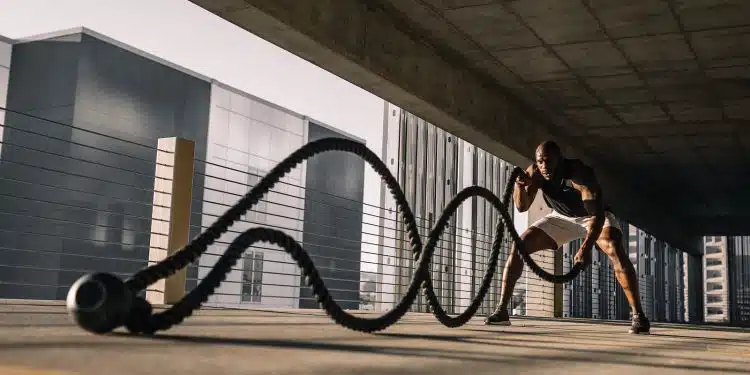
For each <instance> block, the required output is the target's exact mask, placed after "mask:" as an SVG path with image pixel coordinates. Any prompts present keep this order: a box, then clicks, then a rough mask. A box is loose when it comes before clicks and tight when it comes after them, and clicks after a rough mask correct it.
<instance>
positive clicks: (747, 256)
mask: <svg viewBox="0 0 750 375" xmlns="http://www.w3.org/2000/svg"><path fill="white" fill-rule="evenodd" d="M727 260H728V262H727V269H728V272H729V275H731V277H730V278H729V282H728V287H729V312H730V315H729V321H730V322H732V323H736V324H741V325H748V324H750V236H741V237H727Z"/></svg>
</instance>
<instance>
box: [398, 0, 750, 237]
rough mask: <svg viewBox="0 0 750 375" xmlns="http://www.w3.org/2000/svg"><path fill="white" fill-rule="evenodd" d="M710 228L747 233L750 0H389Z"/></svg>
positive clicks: (436, 39)
mask: <svg viewBox="0 0 750 375" xmlns="http://www.w3.org/2000/svg"><path fill="white" fill-rule="evenodd" d="M384 1H387V2H388V3H389V6H390V7H392V9H393V11H394V12H396V13H398V14H399V15H400V16H402V17H405V18H407V19H408V22H409V23H410V24H411V26H412V27H413V28H414V30H415V32H417V33H420V34H421V35H422V36H423V37H424V38H426V39H428V40H429V41H430V43H432V44H434V45H439V46H442V47H444V48H448V49H450V50H452V51H455V52H456V53H458V54H460V55H461V56H462V57H463V58H465V59H466V61H467V62H468V63H469V64H472V65H473V66H474V67H475V68H476V69H478V70H481V71H483V72H484V73H486V74H488V75H490V76H492V77H493V78H494V79H495V80H497V81H498V82H499V83H500V84H501V85H502V86H504V87H506V88H507V89H508V90H510V91H511V92H512V93H513V94H515V95H516V96H518V97H520V98H522V100H524V101H526V102H527V103H529V104H530V105H532V106H533V107H534V108H537V109H540V110H544V111H546V112H548V113H557V114H562V115H563V116H564V118H565V120H566V121H565V122H564V123H560V122H557V123H556V124H555V125H556V126H558V127H559V128H558V130H559V131H560V132H562V133H564V134H566V135H568V136H570V137H572V138H575V139H576V140H577V141H578V142H577V143H578V145H579V146H581V147H583V148H584V149H585V151H586V152H587V153H590V154H594V155H597V156H598V157H600V158H604V159H607V160H608V161H611V162H614V164H613V165H617V166H619V167H621V168H623V170H622V173H623V174H625V175H628V176H631V178H632V177H638V178H640V179H641V180H642V183H641V184H640V188H641V189H647V190H649V191H650V192H651V193H655V194H657V196H660V197H661V199H663V201H664V203H665V204H667V205H669V206H672V211H673V212H676V213H677V214H678V215H680V216H681V217H682V218H683V219H685V220H686V221H689V222H694V223H700V224H701V225H702V226H703V228H705V230H706V231H708V232H709V233H718V232H727V233H738V232H744V233H750V225H749V224H750V220H747V219H750V215H749V214H748V211H747V209H748V208H750V195H748V194H747V192H748V190H750V189H749V188H750V16H748V15H750V1H747V0H733V1H726V0H689V1H688V0H684V1H672V0H670V1H665V0H639V1H636V2H623V1H619V0H556V1H548V0H517V1H512V0H511V1H502V0H384Z"/></svg>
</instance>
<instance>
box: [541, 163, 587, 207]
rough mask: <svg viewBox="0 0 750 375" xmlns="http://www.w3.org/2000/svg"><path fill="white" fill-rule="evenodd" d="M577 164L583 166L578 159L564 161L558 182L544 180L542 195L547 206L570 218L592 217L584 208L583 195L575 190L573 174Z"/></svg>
mask: <svg viewBox="0 0 750 375" xmlns="http://www.w3.org/2000/svg"><path fill="white" fill-rule="evenodd" d="M575 164H583V163H582V162H581V161H580V160H578V159H563V160H562V164H561V165H560V170H559V174H560V176H559V177H557V176H556V177H557V178H558V181H557V182H553V181H549V180H544V182H543V183H542V189H541V190H542V194H543V196H544V201H545V202H546V203H547V206H549V207H550V208H552V209H553V210H555V211H557V212H559V213H561V214H563V215H565V216H569V217H585V216H590V215H589V213H588V212H587V211H586V208H584V207H583V199H582V198H581V193H580V192H579V191H578V190H576V189H574V188H573V183H572V181H571V179H570V178H571V174H572V171H573V167H574V165H575Z"/></svg>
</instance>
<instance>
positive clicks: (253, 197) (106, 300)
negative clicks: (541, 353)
mask: <svg viewBox="0 0 750 375" xmlns="http://www.w3.org/2000/svg"><path fill="white" fill-rule="evenodd" d="M326 151H344V152H349V153H352V154H355V155H358V156H360V157H361V158H362V159H364V160H365V161H366V162H367V163H368V164H370V165H371V166H372V167H373V169H374V170H375V171H376V172H377V173H378V174H379V175H380V176H381V177H382V179H383V181H384V182H385V183H386V185H387V186H388V188H389V189H390V191H391V194H392V195H393V198H394V199H395V201H396V204H397V205H398V209H399V212H400V213H401V216H402V218H403V220H404V221H405V224H406V230H407V231H408V233H409V241H410V244H411V251H412V253H413V256H414V259H415V260H418V263H417V264H418V265H417V269H416V270H415V272H414V275H413V277H412V279H411V282H410V284H409V288H408V290H407V291H406V294H405V295H404V296H403V298H402V299H401V301H399V302H398V304H396V306H395V307H394V308H393V309H392V310H390V311H388V312H386V313H385V314H383V315H381V316H379V317H376V318H363V317H357V316H354V315H351V314H349V313H348V312H346V311H344V310H343V309H342V308H341V307H339V305H338V304H336V301H335V300H334V299H333V297H332V296H331V294H330V293H329V292H328V289H327V288H326V286H325V284H323V280H322V279H321V277H320V275H319V274H318V271H317V269H316V268H315V265H314V264H313V262H312V260H311V259H310V257H309V256H308V254H307V252H305V250H304V249H303V248H302V246H301V245H300V244H299V243H297V242H296V241H295V240H294V239H293V238H291V237H290V236H288V235H287V234H286V233H284V232H281V231H278V230H273V229H268V228H251V229H249V230H247V231H245V232H244V233H242V234H241V235H240V236H238V237H237V238H235V240H234V241H232V243H231V244H230V245H229V248H228V249H227V251H226V252H225V253H224V254H223V255H222V256H221V257H220V258H219V260H218V261H217V262H216V264H215V265H214V267H213V269H212V270H211V271H210V272H209V273H208V275H207V276H206V277H205V278H203V280H201V282H200V283H199V284H198V286H196V287H195V288H194V289H193V290H192V291H190V292H189V293H188V294H187V295H186V296H185V297H184V298H183V299H182V300H181V301H179V302H177V303H176V304H174V305H173V306H171V307H170V308H169V309H167V310H165V311H163V312H160V313H156V314H152V307H151V304H150V303H149V302H148V301H146V300H145V299H144V298H143V297H140V296H138V294H139V293H140V292H142V291H143V290H145V289H146V288H147V287H148V286H149V285H151V284H153V283H155V282H156V281H158V280H160V279H163V278H166V277H169V276H171V275H172V274H174V273H175V272H177V271H178V270H180V269H182V268H184V267H186V266H187V265H188V264H190V263H191V262H193V261H195V260H196V259H197V258H198V257H199V256H200V255H201V254H203V253H204V252H205V251H206V250H207V248H208V246H209V245H210V244H212V243H213V242H214V241H215V240H216V239H218V238H219V237H220V236H221V235H222V234H223V233H225V232H226V231H227V229H228V228H229V227H230V226H231V225H232V224H233V223H234V222H235V221H236V220H238V219H239V218H240V217H241V216H242V215H244V214H245V213H246V212H247V211H248V210H249V209H250V208H252V207H253V206H254V205H255V204H256V203H257V202H258V201H259V200H260V199H261V198H262V197H263V196H264V195H265V194H266V193H267V192H268V191H269V190H271V188H272V187H273V186H274V184H276V183H277V182H278V181H279V180H280V179H281V177H283V176H284V175H285V174H287V173H289V172H290V171H291V170H292V169H293V168H295V167H296V166H297V165H299V164H300V163H302V162H303V161H305V160H307V159H309V158H311V157H312V156H315V155H317V154H320V153H323V152H326ZM519 173H524V171H523V170H522V169H520V168H514V169H513V172H512V173H511V176H510V180H509V181H508V185H507V186H506V188H505V191H504V194H503V200H502V201H501V200H500V199H499V198H498V197H497V196H496V195H494V194H493V193H492V192H491V191H489V190H487V189H485V188H483V187H480V186H470V187H467V188H465V189H463V190H461V192H459V193H458V194H457V195H456V196H455V197H454V198H453V199H452V200H451V201H450V202H448V205H447V207H446V208H445V210H444V211H443V212H442V214H441V215H440V218H439V219H438V221H437V223H436V225H435V227H434V228H433V229H432V230H431V231H430V234H429V236H428V237H427V244H426V245H425V246H424V247H423V246H422V240H421V238H420V236H419V232H418V230H417V223H416V220H415V217H414V214H413V213H412V211H411V208H410V207H409V205H408V203H407V201H406V197H405V195H404V192H403V191H402V189H401V187H400V186H399V184H398V181H397V180H396V178H395V177H393V175H392V174H391V173H390V171H389V170H388V167H387V166H386V165H385V163H383V162H382V161H381V160H380V159H379V158H378V156H377V155H375V154H374V153H373V152H372V151H371V150H370V149H368V148H367V147H366V146H365V145H364V144H362V143H359V142H355V141H351V140H347V139H340V138H326V139H321V140H317V141H313V142H310V143H308V144H306V145H304V146H302V147H301V148H300V149H298V150H297V151H295V152H293V153H292V154H291V155H289V156H288V157H287V158H286V159H284V160H283V161H282V162H281V163H279V164H278V165H276V166H275V167H274V168H273V169H272V170H271V171H270V172H269V173H268V174H267V175H266V176H265V177H263V179H262V180H260V182H259V183H258V184H257V185H256V186H255V187H253V188H252V189H251V190H250V192H248V193H247V194H246V195H245V196H244V197H243V198H242V199H240V200H239V202H237V204H235V205H234V206H233V207H232V208H230V209H229V210H227V211H226V212H225V213H224V214H223V215H222V216H221V217H219V218H218V219H217V220H216V222H214V223H213V224H212V225H211V226H210V227H209V228H208V229H207V230H206V231H205V232H203V233H201V234H200V235H198V236H197V237H196V238H195V239H193V240H192V241H191V242H190V243H189V244H188V245H187V246H185V248H183V249H181V250H180V251H178V252H177V253H175V254H173V255H171V256H169V257H167V258H166V259H164V260H162V261H161V262H159V263H157V264H155V265H152V266H149V267H147V268H145V269H143V270H141V271H139V272H138V273H136V274H135V275H133V276H132V277H131V278H130V279H128V280H127V281H125V282H123V281H122V280H120V279H119V278H117V277H116V276H114V275H111V274H106V273H94V274H88V275H84V276H83V277H81V278H80V279H78V280H77V281H76V282H75V283H74V284H73V286H72V287H71V289H70V291H69V292H68V297H67V308H68V312H69V314H70V315H71V316H72V317H73V320H74V321H75V322H76V323H77V324H78V325H79V326H80V327H81V328H83V329H85V330H87V331H90V332H93V333H107V332H110V331H112V330H114V329H116V328H117V327H120V326H123V325H124V326H125V327H126V328H127V329H128V330H129V331H130V332H132V333H145V334H153V333H154V332H156V331H160V330H167V329H169V328H170V327H172V326H174V325H176V324H179V323H181V322H182V321H183V320H184V319H185V318H187V317H189V316H190V315H192V313H193V311H195V310H196V309H198V308H200V306H201V305H202V304H203V303H204V302H206V300H208V297H209V296H210V295H212V294H213V293H214V291H215V290H216V288H217V287H218V286H219V285H220V284H221V282H222V281H224V279H225V278H226V275H227V273H229V271H230V270H231V269H232V267H233V266H234V265H235V263H236V262H237V260H238V259H239V258H240V257H241V256H242V253H243V252H244V251H245V250H246V249H247V248H248V247H250V246H252V245H253V244H255V243H257V242H266V243H270V244H273V245H277V246H279V247H281V248H283V249H284V250H285V251H286V252H287V253H289V254H290V255H291V256H292V258H293V259H294V260H295V261H296V262H297V265H298V266H299V267H300V268H301V270H302V274H303V275H304V276H305V278H306V281H307V284H308V286H310V287H311V288H312V291H313V293H314V295H315V296H316V298H317V301H318V302H319V303H320V304H321V307H322V308H323V309H324V310H325V311H326V313H327V314H328V315H329V316H330V317H331V318H332V319H333V320H334V321H335V322H336V323H338V324H340V325H342V326H344V327H346V328H349V329H352V330H355V331H362V332H376V331H380V330H383V329H385V328H388V327H389V326H391V325H392V324H394V323H395V322H397V321H398V320H399V319H400V318H401V317H402V316H403V315H404V314H406V312H407V311H408V309H409V307H410V306H411V305H412V304H413V303H414V300H415V299H416V297H417V294H418V292H419V287H420V286H422V288H423V290H424V293H425V295H426V297H427V301H428V303H429V305H430V307H431V308H432V309H431V310H432V312H433V314H434V315H435V317H436V318H437V319H438V321H440V323H442V324H444V325H446V326H448V327H459V326H462V325H464V324H465V323H466V322H468V321H469V319H471V318H472V317H473V316H474V314H475V313H476V311H477V309H478V308H479V306H480V304H481V303H482V301H483V299H484V297H485V295H486V294H487V291H488V290H489V287H490V283H491V281H492V278H493V276H494V273H495V269H496V268H497V262H498V257H499V254H500V247H501V244H502V239H503V233H504V229H507V230H508V232H509V233H510V235H511V238H512V240H513V242H514V243H515V245H516V249H517V251H518V253H519V254H520V255H521V257H522V258H523V260H524V262H525V263H526V265H527V266H528V267H529V268H530V269H531V270H532V271H533V272H534V273H535V274H536V275H538V276H539V277H540V278H542V279H544V280H546V281H548V282H552V283H565V282H568V281H570V280H572V279H573V278H575V277H576V276H577V275H578V273H579V272H580V271H581V270H582V269H583V265H582V264H581V263H576V264H575V265H574V266H573V268H572V270H571V271H570V272H568V273H567V274H564V275H554V274H550V273H548V272H546V271H544V270H543V269H542V268H541V267H539V266H538V265H537V264H536V263H535V262H534V261H533V260H532V259H531V257H530V256H529V255H528V254H527V253H526V251H524V250H523V242H522V241H521V239H520V237H519V236H518V233H517V232H516V230H515V228H514V227H513V222H512V220H511V218H510V215H509V213H508V210H509V207H510V204H509V202H510V195H511V193H512V190H513V182H514V181H515V179H516V178H517V177H518V176H519ZM474 196H477V197H482V198H484V199H486V200H487V201H488V202H489V203H490V204H492V205H493V206H494V207H495V209H497V210H498V211H499V212H500V214H501V215H500V216H501V218H502V220H500V221H499V222H498V224H497V229H496V233H495V240H494V242H493V243H492V250H491V253H490V263H489V265H488V267H487V272H486V273H485V275H484V278H483V280H482V285H481V287H480V288H479V291H478V293H477V295H476V296H475V297H474V299H473V300H472V302H471V304H470V305H469V307H468V308H467V309H466V310H465V311H464V312H463V313H461V314H460V315H458V316H456V317H452V316H449V315H448V313H446V312H445V310H443V308H442V306H441V305H440V302H439V301H438V298H437V296H436V295H435V291H434V290H433V287H432V280H431V278H430V272H429V264H430V260H431V258H432V254H433V252H434V250H435V247H436V246H437V242H438V239H439V238H440V235H441V234H442V233H443V230H444V229H445V227H446V225H447V224H448V221H449V219H450V217H451V216H452V215H453V214H454V213H455V211H456V210H457V209H458V207H459V206H460V204H461V203H462V202H463V201H465V200H467V199H469V198H471V197H474Z"/></svg>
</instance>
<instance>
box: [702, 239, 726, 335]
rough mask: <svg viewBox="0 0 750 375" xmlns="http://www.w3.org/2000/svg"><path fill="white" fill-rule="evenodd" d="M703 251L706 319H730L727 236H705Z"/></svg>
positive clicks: (709, 320) (723, 320) (714, 320)
mask: <svg viewBox="0 0 750 375" xmlns="http://www.w3.org/2000/svg"><path fill="white" fill-rule="evenodd" d="M704 243H705V247H704V252H703V254H704V255H703V280H705V287H704V290H705V300H704V301H705V302H704V305H705V310H704V314H705V320H706V321H707V322H725V321H728V320H729V298H728V297H729V296H728V291H729V285H728V281H729V279H728V273H727V269H728V262H729V259H728V253H727V237H723V236H710V237H705V241H704Z"/></svg>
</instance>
